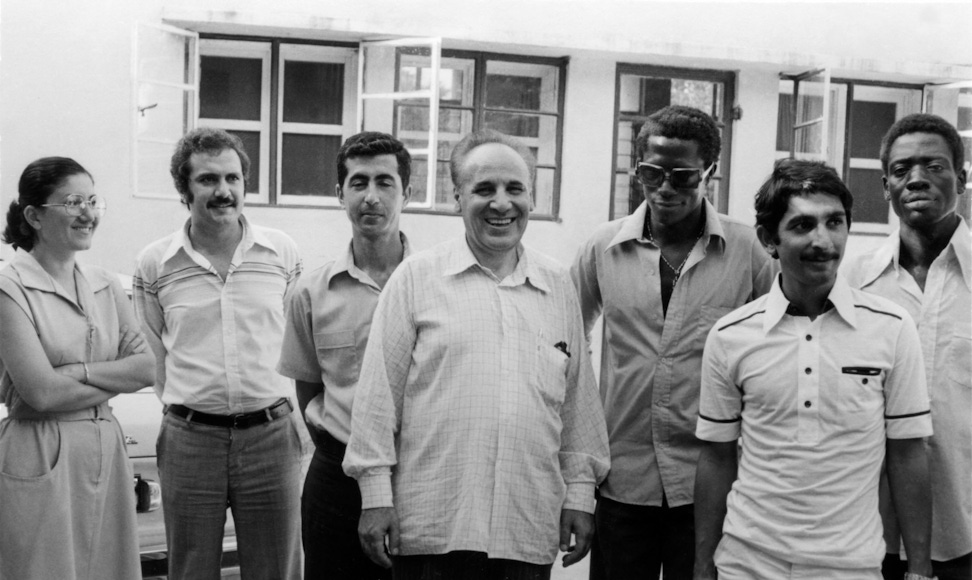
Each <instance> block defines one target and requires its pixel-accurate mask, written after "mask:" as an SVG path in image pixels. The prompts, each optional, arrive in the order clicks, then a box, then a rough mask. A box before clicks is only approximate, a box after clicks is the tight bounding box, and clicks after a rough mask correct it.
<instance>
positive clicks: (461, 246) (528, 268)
mask: <svg viewBox="0 0 972 580" xmlns="http://www.w3.org/2000/svg"><path fill="white" fill-rule="evenodd" d="M516 251H517V253H518V254H519V259H518V260H517V262H516V267H515V268H514V269H513V273H512V274H510V275H509V276H508V277H507V278H506V279H505V280H503V283H504V285H509V286H519V285H520V284H524V283H527V282H529V283H530V285H531V286H533V287H534V288H536V289H537V290H540V291H541V292H545V293H546V292H550V284H549V283H548V281H547V280H546V277H545V276H544V274H543V271H542V270H541V269H540V268H538V267H537V265H536V264H534V263H533V261H531V260H530V256H529V252H527V250H526V247H525V246H524V245H523V243H522V242H521V243H519V244H517V246H516ZM470 268H477V269H479V270H480V271H481V272H483V273H484V274H485V273H486V269H485V268H483V266H481V265H480V263H479V260H477V259H476V256H475V255H474V254H473V253H472V250H471V249H470V248H469V243H468V242H467V241H466V237H465V236H463V237H462V239H461V240H456V241H455V242H454V243H453V245H452V248H451V251H450V252H449V253H448V258H447V261H446V267H445V268H444V269H443V272H442V275H443V276H455V275H458V274H461V273H463V272H465V271H466V270H468V269H470Z"/></svg>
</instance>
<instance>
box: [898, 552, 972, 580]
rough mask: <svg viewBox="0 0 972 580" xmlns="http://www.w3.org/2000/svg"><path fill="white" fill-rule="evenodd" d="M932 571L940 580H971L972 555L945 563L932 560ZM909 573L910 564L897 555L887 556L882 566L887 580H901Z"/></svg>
mask: <svg viewBox="0 0 972 580" xmlns="http://www.w3.org/2000/svg"><path fill="white" fill-rule="evenodd" d="M932 570H934V571H935V576H938V580H969V578H972V553H969V554H966V555H964V556H959V557H958V558H955V559H954V560H946V561H944V562H939V561H937V560H932ZM907 571H908V562H906V561H904V560H902V559H901V558H899V557H898V555H897V554H886V555H885V557H884V564H883V565H882V566H881V573H882V574H883V575H884V578H885V580H901V579H902V578H904V574H905V572H907Z"/></svg>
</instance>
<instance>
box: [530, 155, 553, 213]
mask: <svg viewBox="0 0 972 580" xmlns="http://www.w3.org/2000/svg"><path fill="white" fill-rule="evenodd" d="M554 173H555V170H554V169H550V168H545V167H540V168H538V169H537V181H536V183H535V184H534V187H533V201H534V208H533V213H535V214H537V215H551V214H553V192H554Z"/></svg>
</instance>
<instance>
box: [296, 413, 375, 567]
mask: <svg viewBox="0 0 972 580" xmlns="http://www.w3.org/2000/svg"><path fill="white" fill-rule="evenodd" d="M308 428H309V429H313V427H310V426H308ZM315 439H316V440H317V448H316V449H315V451H314V458H313V459H312V460H311V464H310V468H309V469H308V470H307V478H306V479H305V480H304V493H303V496H302V497H301V502H300V514H301V535H302V539H303V543H304V579H305V580H321V579H324V578H334V579H349V580H351V579H353V580H375V579H381V580H391V577H392V574H391V570H386V569H385V568H382V567H381V566H378V565H376V564H375V563H373V562H372V561H371V560H370V559H369V558H368V556H366V555H365V553H364V552H363V551H362V550H361V544H360V543H359V542H358V519H359V518H360V517H361V492H360V491H359V490H358V482H356V481H355V480H354V479H353V478H350V477H348V476H347V475H345V474H344V471H343V470H342V469H341V461H342V460H343V459H344V447H345V446H344V444H343V443H341V442H340V441H338V440H337V439H335V438H334V437H332V436H331V434H330V433H328V432H327V431H322V430H317V432H316V437H315Z"/></svg>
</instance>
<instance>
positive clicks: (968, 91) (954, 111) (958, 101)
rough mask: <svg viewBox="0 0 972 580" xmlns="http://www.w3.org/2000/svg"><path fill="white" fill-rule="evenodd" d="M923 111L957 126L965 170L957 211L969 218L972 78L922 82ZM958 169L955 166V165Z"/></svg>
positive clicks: (971, 206) (971, 207)
mask: <svg viewBox="0 0 972 580" xmlns="http://www.w3.org/2000/svg"><path fill="white" fill-rule="evenodd" d="M922 111H923V112H925V113H932V114H934V115H938V116H939V117H942V118H943V119H945V120H946V121H948V122H949V123H951V124H952V125H954V126H955V128H956V129H958V133H959V136H961V137H962V143H963V144H964V145H965V160H964V164H963V168H964V169H965V170H966V171H967V172H968V174H970V175H969V180H968V181H966V182H965V193H966V194H965V195H960V196H959V199H958V208H957V211H958V212H959V213H960V214H961V215H962V216H964V217H965V218H966V219H970V218H972V80H964V81H957V82H954V83H946V84H940V85H925V87H924V91H923V94H922ZM956 169H958V168H956Z"/></svg>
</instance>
